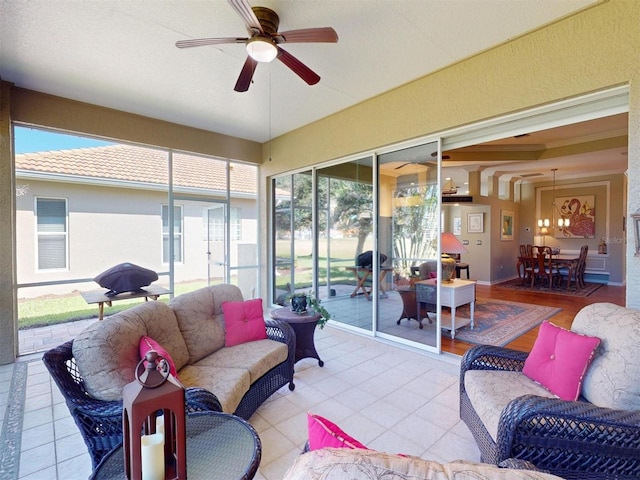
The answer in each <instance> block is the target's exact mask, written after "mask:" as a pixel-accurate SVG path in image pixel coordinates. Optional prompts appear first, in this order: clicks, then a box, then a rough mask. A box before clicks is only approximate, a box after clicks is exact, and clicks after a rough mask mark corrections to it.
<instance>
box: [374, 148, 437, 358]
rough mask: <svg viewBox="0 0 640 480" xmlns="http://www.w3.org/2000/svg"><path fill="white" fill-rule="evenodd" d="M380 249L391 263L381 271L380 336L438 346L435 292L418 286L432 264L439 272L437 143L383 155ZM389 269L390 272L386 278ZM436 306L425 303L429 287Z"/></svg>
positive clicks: (380, 160) (433, 288) (379, 229)
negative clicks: (425, 293)
mask: <svg viewBox="0 0 640 480" xmlns="http://www.w3.org/2000/svg"><path fill="white" fill-rule="evenodd" d="M378 160H379V162H378V172H379V174H378V178H379V185H380V188H379V192H380V193H379V208H378V232H379V234H378V245H379V250H380V252H383V253H385V254H386V255H387V256H388V257H389V260H387V262H386V263H384V264H383V269H382V270H381V271H380V276H379V278H380V280H381V281H380V286H379V289H380V291H381V292H382V291H385V293H386V294H385V295H382V294H381V295H380V300H379V302H378V324H377V331H378V332H379V333H380V334H381V336H394V337H400V338H402V339H404V340H406V341H408V342H412V343H418V344H422V345H428V346H430V347H434V348H438V346H439V342H440V339H439V334H440V329H439V328H438V318H437V317H438V315H437V314H436V311H437V309H436V308H435V307H436V303H437V300H436V299H437V292H436V288H435V287H432V286H427V285H419V287H420V288H419V289H416V284H415V282H417V281H421V280H425V278H422V277H421V276H420V273H421V272H422V274H423V275H425V274H426V271H427V269H426V268H425V267H422V268H421V266H422V265H423V264H424V265H427V264H428V265H430V266H431V268H430V270H433V271H436V272H437V265H438V232H439V228H440V227H439V226H440V214H439V212H440V205H439V191H440V190H439V187H438V142H431V143H427V144H423V145H418V146H414V147H410V148H406V149H402V150H396V151H393V152H389V153H385V154H382V155H380V156H379V157H378ZM386 268H388V269H389V272H388V274H387V272H386V270H385V269H386ZM427 288H428V289H430V290H429V292H427V293H428V294H429V295H430V298H429V300H431V302H424V303H423V302H421V303H420V304H419V303H418V301H421V300H425V298H423V297H424V292H423V290H425V289H427Z"/></svg>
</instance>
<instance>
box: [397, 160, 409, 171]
mask: <svg viewBox="0 0 640 480" xmlns="http://www.w3.org/2000/svg"><path fill="white" fill-rule="evenodd" d="M407 165H411V162H407V163H403V164H402V165H398V166H397V167H395V168H394V170H400V169H401V168H402V167H406V166H407Z"/></svg>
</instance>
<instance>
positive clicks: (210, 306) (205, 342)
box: [169, 284, 242, 363]
mask: <svg viewBox="0 0 640 480" xmlns="http://www.w3.org/2000/svg"><path fill="white" fill-rule="evenodd" d="M231 301H242V292H241V291H240V289H239V288H238V287H236V286H235V285H228V284H223V285H214V286H212V287H204V288H201V289H199V290H196V291H193V292H189V293H184V294H182V295H179V296H177V297H175V298H174V299H173V300H171V303H170V304H169V305H170V306H171V308H172V309H173V311H174V312H175V315H176V318H177V319H178V326H179V327H180V331H181V332H182V336H183V337H184V341H185V343H186V345H187V349H188V350H189V363H195V362H197V361H198V360H200V359H201V358H203V357H205V356H207V355H209V354H210V353H213V352H215V351H216V350H219V349H220V348H222V347H224V332H225V330H224V316H223V314H222V303H223V302H231Z"/></svg>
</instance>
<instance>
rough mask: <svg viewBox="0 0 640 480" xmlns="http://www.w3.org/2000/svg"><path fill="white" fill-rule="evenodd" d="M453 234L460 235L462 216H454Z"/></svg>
mask: <svg viewBox="0 0 640 480" xmlns="http://www.w3.org/2000/svg"><path fill="white" fill-rule="evenodd" d="M453 234H454V235H462V218H460V217H455V218H454V219H453Z"/></svg>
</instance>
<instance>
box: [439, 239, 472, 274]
mask: <svg viewBox="0 0 640 480" xmlns="http://www.w3.org/2000/svg"><path fill="white" fill-rule="evenodd" d="M440 247H441V251H442V258H441V259H440V260H441V262H442V281H443V282H445V283H447V282H452V281H453V279H454V278H455V276H456V261H455V260H454V259H453V258H451V257H450V256H449V255H447V253H455V254H458V255H459V254H462V253H469V251H468V250H467V249H466V248H464V245H462V243H461V242H460V240H458V239H457V238H456V236H455V235H454V234H453V233H451V232H445V233H443V234H442V236H441V237H440ZM445 252H446V253H445Z"/></svg>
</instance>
